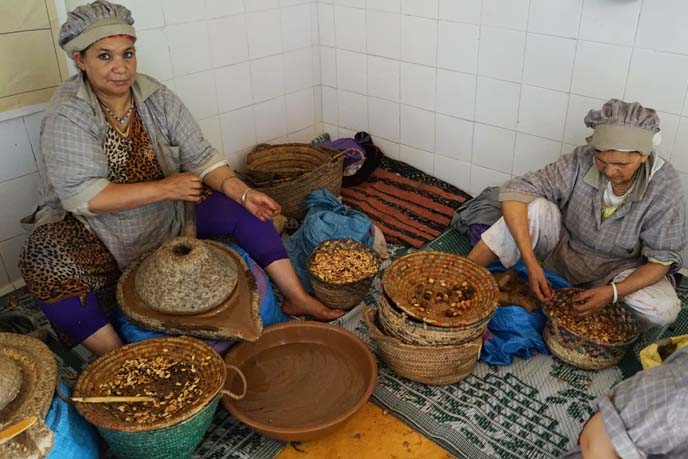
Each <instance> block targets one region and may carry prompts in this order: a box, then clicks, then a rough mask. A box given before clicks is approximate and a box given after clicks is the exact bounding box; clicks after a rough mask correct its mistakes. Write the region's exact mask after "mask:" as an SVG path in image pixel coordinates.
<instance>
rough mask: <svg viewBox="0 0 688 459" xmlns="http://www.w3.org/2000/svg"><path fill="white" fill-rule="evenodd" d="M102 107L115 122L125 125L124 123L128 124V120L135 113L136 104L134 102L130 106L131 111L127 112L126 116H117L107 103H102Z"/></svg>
mask: <svg viewBox="0 0 688 459" xmlns="http://www.w3.org/2000/svg"><path fill="white" fill-rule="evenodd" d="M100 105H102V107H103V110H105V113H107V114H108V115H110V116H111V117H112V119H114V120H115V121H117V122H118V123H119V124H124V123H126V122H127V119H129V116H130V115H131V113H132V112H133V111H134V102H133V101H132V103H131V105H130V106H129V110H127V112H126V113H125V114H124V116H117V115H115V114H114V112H113V111H112V110H110V107H108V106H107V105H105V103H103V102H100Z"/></svg>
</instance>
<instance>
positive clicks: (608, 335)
mask: <svg viewBox="0 0 688 459" xmlns="http://www.w3.org/2000/svg"><path fill="white" fill-rule="evenodd" d="M576 294H578V292H577V291H575V290H573V291H561V290H560V291H557V292H555V296H554V298H553V299H552V301H551V302H550V303H549V305H548V306H547V314H548V315H549V317H550V318H551V319H552V320H553V321H554V322H556V323H557V324H558V325H559V326H560V327H562V328H564V329H566V330H568V331H569V332H571V333H573V334H574V335H577V336H580V337H584V338H586V339H587V340H589V341H591V342H593V343H597V344H618V343H624V342H626V341H628V340H629V339H631V338H632V337H633V330H632V329H630V327H622V326H621V324H620V323H619V319H618V318H619V317H620V316H621V314H619V313H620V311H618V310H617V309H618V308H620V306H617V305H614V304H608V305H606V306H605V307H604V308H603V309H602V310H601V311H599V312H597V313H595V314H591V315H588V316H585V317H578V316H577V315H576V312H575V310H574V309H573V303H574V300H573V297H574V296H575V295H576Z"/></svg>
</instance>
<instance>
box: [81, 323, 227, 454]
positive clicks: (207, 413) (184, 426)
mask: <svg viewBox="0 0 688 459" xmlns="http://www.w3.org/2000/svg"><path fill="white" fill-rule="evenodd" d="M161 355H164V356H168V357H173V358H175V359H177V360H182V361H188V362H196V363H198V362H205V361H207V362H208V365H205V366H198V367H197V368H198V370H197V371H198V376H199V379H200V383H199V384H200V385H201V389H202V391H203V396H202V397H201V399H200V400H199V401H198V403H197V404H196V405H194V406H192V407H189V408H187V409H186V410H183V411H181V412H178V413H176V414H175V415H173V416H172V417H171V418H169V419H166V420H163V421H159V422H155V423H149V424H136V423H131V422H123V421H121V420H120V419H118V418H116V417H114V416H112V415H111V414H110V413H109V412H108V411H105V410H103V409H102V408H101V407H102V405H101V404H89V403H77V405H76V408H77V410H78V411H79V413H80V414H81V415H82V416H83V417H84V418H86V420H87V421H88V422H90V423H91V424H93V425H95V426H96V428H97V429H98V431H99V432H100V434H101V435H102V436H103V438H104V439H105V440H106V441H107V443H108V445H109V446H110V449H111V450H112V452H113V453H114V454H115V456H117V457H118V458H120V459H169V458H186V457H189V456H191V454H192V453H193V452H194V451H195V449H196V447H197V446H198V444H199V443H200V442H201V440H202V439H203V435H205V432H206V431H207V430H208V427H209V426H210V422H211V421H212V419H213V415H214V414H215V408H216V407H217V403H218V401H219V399H220V390H221V389H222V387H223V386H224V382H225V379H226V376H227V367H226V366H225V363H224V361H223V360H222V357H220V356H219V355H218V354H217V353H216V352H215V351H214V350H213V349H212V348H211V347H210V346H208V345H207V344H205V343H203V342H201V341H199V340H196V339H194V338H189V337H184V336H182V337H172V338H156V339H150V340H146V341H142V342H140V343H135V344H130V345H127V346H124V347H122V348H119V349H117V350H114V351H112V352H110V353H108V354H106V355H104V356H102V357H100V358H98V359H97V360H96V361H94V362H93V363H92V364H91V365H89V366H88V368H86V370H84V371H83V372H82V373H81V374H80V375H79V377H78V379H77V381H76V384H75V385H74V393H73V395H74V396H75V397H89V396H98V395H102V394H101V393H100V385H101V384H103V383H106V382H109V381H111V380H112V377H113V375H114V374H115V373H116V372H117V370H119V368H120V367H121V366H122V365H123V364H124V362H126V361H127V360H133V359H139V358H151V359H152V358H155V357H157V356H161ZM139 409H141V410H143V409H145V405H142V406H141V407H140V408H139Z"/></svg>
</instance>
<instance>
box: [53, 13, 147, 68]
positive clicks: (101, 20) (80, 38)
mask: <svg viewBox="0 0 688 459" xmlns="http://www.w3.org/2000/svg"><path fill="white" fill-rule="evenodd" d="M133 24H134V18H133V17H132V15H131V11H129V10H128V9H127V8H126V7H124V6H122V5H117V4H115V3H110V2H108V1H106V0H96V1H95V2H93V3H89V4H87V5H82V6H79V7H77V8H75V9H74V11H71V12H69V13H67V21H66V22H65V23H64V24H62V27H61V28H60V40H59V43H60V46H61V47H62V49H64V51H65V52H66V53H67V55H68V56H69V57H70V58H71V57H72V55H73V54H74V52H76V51H83V50H85V49H86V48H88V47H89V46H90V45H92V44H93V43H95V42H96V41H98V40H100V39H101V38H105V37H109V36H110V35H120V34H121V35H130V36H132V37H134V39H136V30H134V27H133Z"/></svg>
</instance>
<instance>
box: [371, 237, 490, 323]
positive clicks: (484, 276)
mask: <svg viewBox="0 0 688 459" xmlns="http://www.w3.org/2000/svg"><path fill="white" fill-rule="evenodd" d="M430 281H432V282H434V283H435V284H434V285H439V284H440V283H443V282H444V283H446V285H453V284H460V283H463V282H466V283H467V284H468V285H470V286H471V287H472V288H473V289H474V292H473V296H472V298H471V299H470V307H469V308H468V309H467V310H465V311H463V312H462V313H461V314H460V315H458V316H456V317H446V316H444V315H443V314H441V311H428V312H421V311H420V310H419V309H418V308H416V307H415V306H414V304H413V303H412V299H413V298H414V297H416V296H417V292H416V290H417V288H418V287H419V286H422V285H425V284H426V283H427V282H430ZM382 287H383V290H384V293H385V294H386V295H387V298H388V299H389V300H391V301H392V303H393V304H394V305H395V306H396V307H398V308H399V309H400V310H401V311H403V312H405V313H406V314H408V315H409V316H412V317H414V318H415V319H417V320H420V321H422V322H425V323H427V324H428V325H435V326H438V327H450V328H451V327H454V328H455V327H471V326H474V325H476V324H477V323H480V322H483V321H485V320H489V318H490V317H491V316H492V314H494V312H495V310H496V309H497V301H498V299H499V288H498V287H497V282H496V281H495V279H494V277H492V274H490V272H489V271H488V270H487V269H485V268H484V267H482V266H480V265H478V264H477V263H475V262H473V261H471V260H469V259H467V258H465V257H462V256H460V255H456V254H453V253H446V252H437V251H430V250H424V251H421V252H414V253H410V254H408V255H404V256H403V257H400V258H398V259H396V260H395V261H394V262H393V263H392V264H391V265H390V266H389V267H388V268H387V269H386V270H385V274H384V275H383V277H382ZM431 313H432V314H431Z"/></svg>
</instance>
